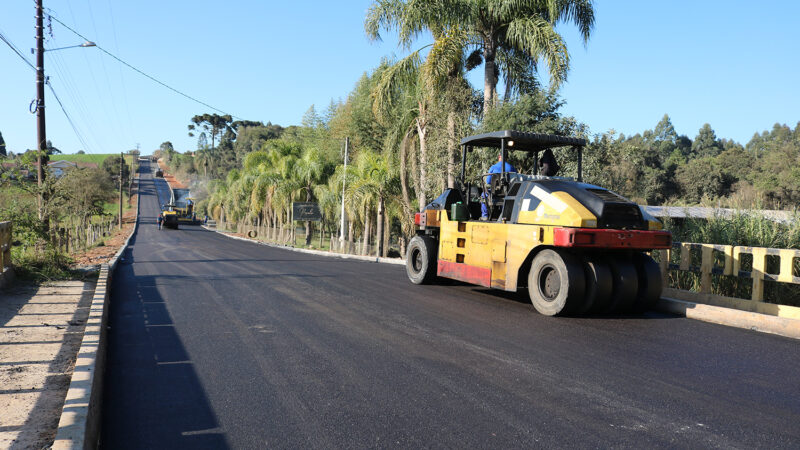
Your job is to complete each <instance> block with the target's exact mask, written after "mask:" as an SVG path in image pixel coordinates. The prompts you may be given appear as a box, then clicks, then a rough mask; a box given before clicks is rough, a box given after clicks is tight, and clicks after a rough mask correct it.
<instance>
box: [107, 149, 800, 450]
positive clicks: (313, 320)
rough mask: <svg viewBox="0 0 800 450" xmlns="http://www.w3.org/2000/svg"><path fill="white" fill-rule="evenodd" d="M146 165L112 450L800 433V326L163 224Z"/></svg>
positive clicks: (748, 437) (122, 302) (113, 335)
mask: <svg viewBox="0 0 800 450" xmlns="http://www.w3.org/2000/svg"><path fill="white" fill-rule="evenodd" d="M146 166H147V164H145V165H144V167H143V169H144V170H148V169H147V167H146ZM141 180H142V181H141V187H142V196H141V212H140V220H141V222H140V227H139V230H138V233H137V235H136V236H135V238H134V239H133V240H132V246H131V248H130V249H129V250H128V251H126V252H125V254H124V257H125V260H124V261H123V262H122V264H121V265H120V266H119V267H118V269H117V271H116V273H115V276H114V280H113V290H112V298H111V302H112V303H111V317H110V326H111V329H110V332H109V348H108V352H109V353H108V365H107V370H106V373H105V392H104V405H103V408H104V409H103V423H102V430H103V432H102V445H103V447H105V448H113V449H117V448H225V447H231V448H363V447H413V448H420V447H450V448H475V447H502V448H515V447H629V448H630V447H635V448H642V447H703V448H725V449H729V448H798V447H800V425H799V424H800V342H798V341H794V340H791V339H786V338H781V337H776V336H771V335H766V334H760V333H756V332H752V331H747V330H740V329H735V328H728V327H724V326H719V325H711V324H707V323H703V322H697V321H692V320H688V319H684V318H678V317H674V316H668V315H660V314H656V313H649V314H647V315H644V316H630V317H590V318H551V317H544V316H541V315H538V314H537V313H536V312H535V311H534V310H533V308H532V307H531V306H530V304H529V303H527V302H525V301H524V300H523V299H522V298H519V297H517V296H514V295H509V294H505V293H498V292H495V291H489V290H486V289H483V288H478V287H474V286H468V285H461V284H450V285H434V286H415V285H412V284H411V283H410V282H409V281H408V280H407V278H406V275H405V271H404V268H403V267H402V266H395V265H387V264H375V263H366V262H357V261H349V260H341V259H335V258H327V257H320V256H313V255H307V254H303V253H297V252H291V251H287V250H283V249H277V248H272V247H267V246H262V245H256V244H252V243H247V242H242V241H238V240H234V239H230V238H227V237H224V236H222V235H220V234H217V233H213V232H210V231H206V230H203V229H202V228H200V227H193V226H181V228H180V229H179V230H177V231H175V230H162V231H158V230H157V229H156V225H155V217H156V215H157V214H158V203H159V202H158V201H157V200H156V196H155V185H154V181H153V180H152V178H151V177H150V176H149V172H147V173H146V174H144V175H143V176H142V179H141ZM155 183H163V180H155ZM162 188H163V186H162Z"/></svg>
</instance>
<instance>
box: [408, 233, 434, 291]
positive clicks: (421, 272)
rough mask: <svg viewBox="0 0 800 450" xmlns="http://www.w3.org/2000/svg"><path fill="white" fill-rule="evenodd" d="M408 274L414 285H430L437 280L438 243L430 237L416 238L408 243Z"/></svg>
mask: <svg viewBox="0 0 800 450" xmlns="http://www.w3.org/2000/svg"><path fill="white" fill-rule="evenodd" d="M406 274H408V279H409V280H411V282H412V283H414V284H428V283H430V282H431V281H433V280H434V278H436V241H435V240H434V239H433V238H432V237H430V236H420V235H417V236H414V237H413V238H412V239H411V242H409V243H408V252H407V253H406Z"/></svg>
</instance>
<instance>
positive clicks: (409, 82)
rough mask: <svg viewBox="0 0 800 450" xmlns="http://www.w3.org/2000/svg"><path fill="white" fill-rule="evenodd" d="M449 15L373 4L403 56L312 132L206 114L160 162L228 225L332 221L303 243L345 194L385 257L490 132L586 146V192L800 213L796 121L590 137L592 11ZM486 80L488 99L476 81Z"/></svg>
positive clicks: (727, 230) (351, 212)
mask: <svg viewBox="0 0 800 450" xmlns="http://www.w3.org/2000/svg"><path fill="white" fill-rule="evenodd" d="M447 4H448V5H449V6H448V7H447V8H445V7H444V6H443V5H444V4H442V3H438V2H427V1H422V0H407V1H400V0H375V1H373V3H372V5H371V6H370V8H369V10H368V11H367V14H366V17H365V31H366V34H367V36H368V38H369V39H373V40H378V39H380V38H381V35H382V33H385V32H389V31H391V32H397V33H398V36H399V38H400V43H401V45H402V47H403V49H404V50H406V53H407V54H408V56H406V57H404V58H402V59H396V58H390V57H387V58H384V59H383V60H381V61H376V62H375V67H374V68H372V69H369V70H367V71H365V72H364V73H363V75H362V76H361V77H360V78H359V79H358V80H354V81H355V83H354V88H353V89H352V91H351V92H349V93H348V94H347V96H346V97H345V98H343V99H338V100H334V101H332V102H331V103H330V104H329V105H325V106H324V107H321V108H319V107H318V106H315V105H312V106H311V107H310V108H309V109H308V111H307V112H306V114H305V115H304V117H303V120H302V124H301V125H299V126H289V127H283V126H280V125H277V124H272V123H269V122H267V123H263V122H258V121H251V120H233V118H232V117H231V116H226V115H219V114H210V113H205V114H198V115H196V116H194V117H192V118H191V119H189V120H188V121H187V132H188V134H189V136H192V137H195V138H197V146H196V148H195V149H192V150H188V151H179V150H178V149H175V148H174V146H173V144H172V143H171V142H169V141H166V142H164V143H163V144H162V145H161V146H160V148H159V149H157V150H156V151H155V154H156V156H158V157H161V158H163V161H164V162H165V163H166V164H167V165H168V166H169V168H170V171H171V172H174V174H175V175H176V176H177V177H178V178H179V179H181V180H186V181H189V183H190V186H191V188H192V191H193V195H194V196H195V198H196V199H197V200H198V212H201V213H205V214H208V215H209V216H211V217H212V218H213V219H215V220H216V221H217V222H219V223H225V224H227V225H228V226H229V227H231V228H234V227H236V226H237V225H247V226H260V227H266V228H271V229H275V230H279V231H281V232H282V230H284V229H285V228H287V227H292V229H293V224H291V223H290V218H291V204H292V202H298V201H304V202H305V201H310V202H317V203H319V205H320V208H321V210H322V213H323V220H322V222H320V223H307V224H303V227H304V228H305V233H303V234H304V235H305V242H304V243H305V245H310V244H311V243H312V242H314V239H315V238H316V236H317V234H318V233H319V232H320V231H323V230H324V231H325V233H326V234H327V235H330V234H332V233H334V234H336V233H338V232H339V224H340V219H341V204H342V198H343V197H344V205H345V208H344V209H345V230H344V235H345V237H346V240H347V242H348V246H350V247H352V246H353V245H354V244H356V243H360V244H361V245H362V248H372V249H375V250H374V252H375V253H377V254H379V255H382V256H386V255H387V254H388V253H389V251H390V249H395V250H398V251H400V252H401V253H402V252H404V246H405V243H406V242H407V240H408V239H409V238H410V237H411V235H412V233H413V223H412V220H413V219H412V218H413V213H414V212H416V211H419V210H420V209H421V208H423V207H424V206H425V205H426V204H427V203H428V202H429V201H431V200H432V199H433V198H435V197H436V196H438V195H439V194H440V193H441V192H442V190H443V189H445V188H446V187H448V186H453V185H454V184H455V183H456V180H457V178H458V176H459V172H460V162H461V161H460V153H459V141H460V139H461V138H462V137H464V136H468V135H470V134H474V133H480V132H487V131H494V130H502V129H514V130H519V131H527V132H538V133H551V134H558V135H569V136H579V137H584V138H586V139H587V140H588V141H589V146H588V147H587V148H586V150H585V152H584V177H585V179H586V181H588V182H590V183H595V184H598V185H600V186H603V187H607V188H609V189H611V190H613V191H615V192H618V193H619V194H621V195H623V196H626V197H628V198H630V199H632V200H634V201H636V202H638V203H641V204H654V205H702V206H721V207H731V208H738V209H750V208H761V209H788V210H793V209H794V208H795V205H797V204H798V202H799V201H800V170H798V169H797V167H800V124H798V125H795V127H794V128H792V127H791V126H787V125H785V124H775V126H774V127H773V128H772V129H771V130H766V131H763V132H757V133H755V134H754V135H753V137H752V139H751V140H750V141H749V142H747V143H744V144H743V143H738V142H734V141H732V140H729V139H725V138H720V137H718V136H717V135H716V133H715V132H714V129H713V128H712V126H711V125H710V124H705V125H703V126H702V127H701V128H700V129H699V130H697V132H696V134H694V136H690V135H682V134H678V133H677V132H676V130H675V128H674V126H673V125H672V121H671V119H670V117H669V116H668V115H667V114H665V115H664V116H663V117H662V118H661V120H659V121H658V122H657V123H655V124H654V126H653V128H652V129H649V130H643V131H642V132H640V133H637V134H634V135H627V136H626V135H622V134H619V133H617V132H615V131H614V130H608V131H605V132H600V133H599V134H598V133H596V132H595V133H593V132H592V131H591V130H589V128H588V126H586V125H585V124H583V123H581V122H580V120H579V119H578V118H575V117H569V116H565V115H564V114H563V113H562V112H561V106H562V105H563V104H564V101H565V100H564V99H563V98H561V97H560V96H559V93H558V92H559V91H558V88H559V86H560V85H561V84H563V82H564V80H565V79H566V77H567V74H568V73H569V51H568V49H567V46H566V44H565V40H564V37H563V36H562V34H561V33H562V31H561V30H564V31H563V33H577V34H578V36H579V37H580V38H581V39H582V40H583V41H584V42H589V43H590V42H591V36H592V33H593V30H594V27H595V18H594V10H593V8H592V2H585V1H572V0H567V1H563V2H539V3H536V2H534V3H529V2H521V3H513V4H508V5H507V7H504V8H494V7H493V6H492V5H494V2H475V1H473V0H457V1H454V2H447ZM453 5H456V6H459V7H452V6H453ZM420 36H426V39H428V40H427V41H425V42H421V39H418V38H419V37H420ZM589 50H590V51H591V45H589ZM476 70H478V71H480V73H481V74H482V81H483V83H482V86H480V87H478V88H476V87H474V86H473V85H471V84H470V83H469V82H468V81H467V75H468V74H469V73H470V72H472V71H476ZM346 139H347V157H348V160H347V166H346V168H345V165H344V159H345V140H346ZM566 152H567V150H564V151H563V152H559V151H557V152H556V157H557V158H558V160H559V162H560V163H561V164H562V170H561V173H560V175H566V176H570V175H573V174H574V173H575V171H576V168H575V167H574V162H573V159H574V158H571V157H570V156H569V155H567V153H566ZM22 156H24V155H22ZM76 157H77V156H76ZM468 158H469V159H468V164H467V167H468V173H467V176H468V177H477V176H478V174H480V173H484V172H486V170H487V169H488V167H489V166H490V165H491V164H492V163H493V162H494V161H495V159H496V156H495V155H493V154H490V153H488V152H487V151H483V150H481V149H477V151H475V152H473V153H471V154H470V155H469V157H468ZM23 159H24V158H23ZM510 162H511V163H512V164H513V165H514V166H515V167H516V168H517V169H518V170H520V171H522V172H529V171H531V169H532V164H533V161H531V160H529V159H525V157H524V155H516V154H513V152H512V154H511V161H510ZM754 220H755V219H754ZM748 223H749V222H748ZM748 227H750V228H748ZM782 227H783V225H779V224H775V223H772V222H769V223H766V222H764V223H760V222H759V223H758V224H751V225H746V226H745V225H742V226H739V225H736V224H735V223H731V224H728V223H727V222H726V223H722V222H719V223H717V222H714V221H711V222H708V223H701V222H694V221H687V222H686V223H685V224H684V225H683V227H682V228H680V229H678V228H676V229H675V231H676V239H677V240H689V241H701V242H711V243H730V242H748V243H750V244H751V245H758V246H774V245H780V246H784V247H787V248H797V246H798V242H797V239H796V237H792V238H790V239H789V238H787V239H784V240H779V239H778V238H776V236H787V233H786V231H785V230H784V229H783V228H782ZM759 230H761V231H759ZM789 235H790V236H795V235H791V233H789Z"/></svg>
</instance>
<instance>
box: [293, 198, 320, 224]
mask: <svg viewBox="0 0 800 450" xmlns="http://www.w3.org/2000/svg"><path fill="white" fill-rule="evenodd" d="M292 220H297V221H300V222H319V221H320V220H322V213H321V212H320V210H319V205H318V204H317V203H312V202H295V203H292Z"/></svg>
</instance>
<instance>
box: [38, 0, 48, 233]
mask: <svg viewBox="0 0 800 450" xmlns="http://www.w3.org/2000/svg"><path fill="white" fill-rule="evenodd" d="M44 83H45V78H44V10H43V7H42V0H36V138H37V141H38V145H37V147H36V148H37V150H38V151H37V152H36V154H37V156H36V161H37V162H38V167H37V169H36V182H37V185H38V186H39V189H38V192H39V193H38V195H37V199H38V203H39V220H43V219H44V199H43V198H42V181H43V180H44V168H43V167H42V155H43V154H44V152H45V151H46V150H47V135H46V133H45V125H44Z"/></svg>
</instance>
